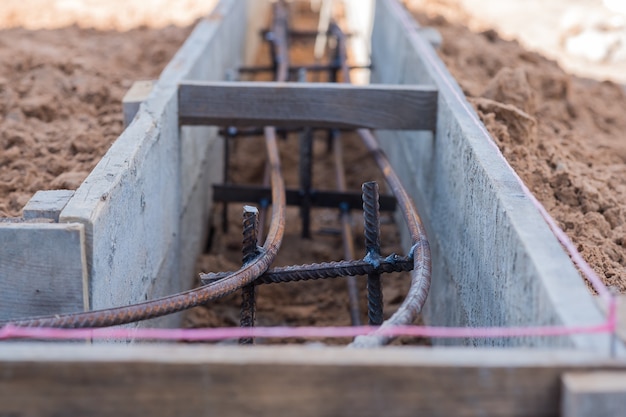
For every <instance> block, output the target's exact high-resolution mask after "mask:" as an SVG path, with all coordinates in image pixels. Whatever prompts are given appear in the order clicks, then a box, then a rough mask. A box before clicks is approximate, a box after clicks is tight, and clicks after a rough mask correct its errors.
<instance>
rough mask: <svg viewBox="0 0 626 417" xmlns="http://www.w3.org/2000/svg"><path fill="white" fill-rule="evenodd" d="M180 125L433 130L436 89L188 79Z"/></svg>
mask: <svg viewBox="0 0 626 417" xmlns="http://www.w3.org/2000/svg"><path fill="white" fill-rule="evenodd" d="M178 93H179V116H180V122H181V124H187V125H197V124H203V125H204V124H208V125H222V126H263V125H272V126H277V127H299V126H308V127H337V128H358V127H367V128H370V129H403V130H434V129H435V125H436V115H437V91H436V89H434V88H432V87H425V86H409V85H407V86H396V85H380V84H379V85H367V86H354V85H347V84H332V83H315V84H310V83H271V82H237V83H229V82H212V83H209V82H195V81H194V82H186V83H182V84H180V86H179V90H178Z"/></svg>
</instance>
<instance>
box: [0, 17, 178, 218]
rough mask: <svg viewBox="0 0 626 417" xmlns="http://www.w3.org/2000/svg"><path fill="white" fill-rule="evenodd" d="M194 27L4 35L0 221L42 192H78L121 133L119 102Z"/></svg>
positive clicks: (0, 48)
mask: <svg viewBox="0 0 626 417" xmlns="http://www.w3.org/2000/svg"><path fill="white" fill-rule="evenodd" d="M189 32H190V27H185V28H182V27H173V26H170V27H166V28H162V29H150V28H138V29H133V30H130V31H128V32H117V31H98V30H94V29H80V28H78V27H75V26H73V27H67V28H62V29H55V30H36V31H30V30H25V29H21V28H16V29H6V30H2V31H0V217H3V216H19V215H20V212H21V209H22V207H23V206H24V204H25V203H26V202H27V201H28V200H29V199H30V197H31V196H32V195H33V194H34V193H35V192H36V191H38V190H46V189H76V188H77V187H78V185H79V184H80V183H81V182H82V181H83V180H84V179H85V177H86V176H87V174H88V173H89V172H90V171H91V170H92V169H93V168H94V166H95V165H96V163H97V162H98V161H99V160H100V158H101V157H102V155H104V153H105V152H106V150H107V149H108V148H109V146H110V145H111V143H112V142H113V141H114V140H115V139H116V138H117V137H118V136H119V134H120V133H121V131H122V112H121V100H122V97H123V96H124V94H125V92H126V90H127V89H128V88H129V87H130V86H131V84H132V82H133V81H135V80H139V79H152V78H155V77H157V76H158V75H159V72H160V71H161V70H162V69H163V67H164V66H165V65H166V64H167V63H168V62H169V60H170V59H171V57H172V56H173V55H174V53H175V52H176V50H177V49H178V48H179V46H180V45H181V44H182V42H183V41H184V40H185V38H186V37H187V35H188V34H189Z"/></svg>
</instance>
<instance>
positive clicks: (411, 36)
mask: <svg viewBox="0 0 626 417" xmlns="http://www.w3.org/2000/svg"><path fill="white" fill-rule="evenodd" d="M420 32H421V29H420V28H419V27H418V26H417V24H416V23H415V22H414V20H413V19H412V18H411V16H410V15H409V14H408V12H407V11H406V10H405V9H404V8H403V7H402V6H401V5H400V3H399V2H397V1H396V0H377V1H376V10H375V18H374V25H373V32H372V65H373V71H372V82H374V83H386V84H390V83H391V84H394V83H397V84H421V85H431V86H434V87H436V88H437V90H438V92H439V95H438V114H437V127H436V130H435V132H434V133H432V132H401V131H393V132H391V131H380V132H378V137H379V139H380V141H381V146H382V147H383V148H384V149H385V151H386V152H387V154H388V156H389V157H390V159H391V161H392V163H393V164H394V167H395V168H396V170H397V172H398V174H399V175H400V176H401V178H402V180H403V182H404V185H405V187H406V188H407V189H408V190H409V192H410V194H411V195H412V197H413V198H414V200H415V202H416V205H417V207H418V210H419V212H420V214H421V216H422V217H423V219H424V223H425V225H426V228H427V231H428V237H429V241H430V244H431V249H432V259H433V277H432V286H431V289H430V294H429V296H428V301H427V304H426V307H425V312H424V315H425V320H426V322H427V323H428V324H431V325H440V326H462V327H466V326H470V327H478V326H507V327H509V326H530V325H565V326H581V325H593V324H598V323H602V322H604V318H603V316H602V314H601V312H600V311H599V309H598V307H597V305H596V303H595V301H594V300H593V297H592V295H591V294H590V292H589V290H588V289H587V288H586V287H585V284H584V282H583V280H582V279H581V278H580V276H579V274H578V272H577V270H576V268H575V267H574V265H573V264H572V262H571V261H570V259H569V257H568V255H567V254H566V253H565V251H564V250H563V249H562V247H561V245H560V243H559V242H558V241H557V239H556V237H555V236H554V234H553V233H552V232H551V231H550V229H549V228H548V225H547V223H546V222H545V221H544V219H543V218H542V217H541V215H540V213H539V211H538V210H537V208H536V207H535V206H534V205H533V203H532V202H531V200H530V199H529V198H528V197H527V195H526V194H525V193H524V191H523V189H522V187H521V185H520V183H519V181H518V179H517V177H516V175H515V173H514V172H513V170H512V168H511V167H510V166H509V165H508V163H507V162H506V161H505V160H504V158H503V157H502V155H501V154H500V153H499V151H498V149H497V148H496V147H495V146H494V145H493V143H492V139H491V138H490V137H489V135H488V133H487V131H486V129H485V127H484V126H483V124H482V123H481V122H480V120H479V119H478V116H477V115H476V113H475V112H474V110H473V109H472V107H471V105H470V104H469V103H468V102H467V100H466V99H465V95H464V93H463V92H462V90H461V88H460V87H459V86H458V84H457V83H456V81H455V80H454V78H453V77H452V76H451V75H450V73H449V72H448V70H447V69H446V67H445V65H444V64H443V62H442V61H441V60H440V59H439V57H438V56H437V53H436V51H435V50H434V49H433V47H432V46H431V45H430V44H429V42H428V41H427V40H426V39H425V38H424V37H423V36H422V35H421V34H420ZM401 230H402V228H401ZM404 240H405V241H407V242H408V237H407V236H405V239H404ZM436 343H444V344H445V343H453V344H455V343H469V344H473V345H493V346H510V345H526V346H552V347H556V346H561V347H565V346H567V347H579V348H590V349H601V350H603V351H606V349H607V343H608V337H607V336H604V335H575V336H563V337H549V338H538V337H532V338H531V337H523V338H521V337H520V338H511V339H506V338H499V339H474V340H464V341H459V340H446V341H436Z"/></svg>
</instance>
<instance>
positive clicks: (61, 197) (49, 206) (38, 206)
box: [22, 190, 74, 222]
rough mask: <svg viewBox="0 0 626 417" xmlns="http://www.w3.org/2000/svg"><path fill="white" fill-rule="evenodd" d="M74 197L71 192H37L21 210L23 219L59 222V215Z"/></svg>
mask: <svg viewBox="0 0 626 417" xmlns="http://www.w3.org/2000/svg"><path fill="white" fill-rule="evenodd" d="M73 195H74V191H73V190H44V191H37V192H36V193H35V195H34V196H32V198H31V199H30V200H28V203H26V205H25V206H24V209H22V213H23V215H24V218H25V219H51V220H53V221H54V222H58V221H59V215H60V214H61V211H62V210H63V208H64V207H65V206H66V205H67V203H68V201H70V198H72V196H73Z"/></svg>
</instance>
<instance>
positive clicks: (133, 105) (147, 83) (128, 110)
mask: <svg viewBox="0 0 626 417" xmlns="http://www.w3.org/2000/svg"><path fill="white" fill-rule="evenodd" d="M155 82H156V81H154V80H142V81H135V82H134V83H133V85H132V86H131V87H130V88H129V89H128V91H127V92H126V94H125V95H124V98H123V99H122V110H123V112H124V128H126V127H128V125H129V124H130V122H132V121H133V119H134V118H135V115H136V114H137V112H138V111H139V106H140V105H141V103H143V101H144V100H145V99H147V98H148V96H149V95H150V93H151V92H152V88H153V87H154V84H155Z"/></svg>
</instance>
